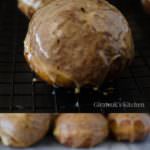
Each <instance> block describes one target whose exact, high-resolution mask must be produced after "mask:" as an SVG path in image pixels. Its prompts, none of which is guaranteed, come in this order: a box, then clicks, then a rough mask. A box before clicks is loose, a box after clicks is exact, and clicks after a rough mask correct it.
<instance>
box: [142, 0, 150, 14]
mask: <svg viewBox="0 0 150 150" xmlns="http://www.w3.org/2000/svg"><path fill="white" fill-rule="evenodd" d="M141 1H142V4H143V6H144V9H145V11H146V12H147V13H149V14H150V0H141Z"/></svg>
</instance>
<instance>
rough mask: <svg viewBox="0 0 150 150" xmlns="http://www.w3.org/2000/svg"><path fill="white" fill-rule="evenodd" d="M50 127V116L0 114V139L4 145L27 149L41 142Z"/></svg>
mask: <svg viewBox="0 0 150 150" xmlns="http://www.w3.org/2000/svg"><path fill="white" fill-rule="evenodd" d="M49 125H50V114H0V138H1V141H2V143H3V144H4V145H6V146H12V147H18V148H19V147H20V148H21V147H28V146H31V145H33V144H35V143H36V142H38V141H39V140H41V139H42V138H43V137H44V136H45V134H46V133H47V131H48V129H49Z"/></svg>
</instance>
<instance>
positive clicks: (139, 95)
mask: <svg viewBox="0 0 150 150" xmlns="http://www.w3.org/2000/svg"><path fill="white" fill-rule="evenodd" d="M120 7H121V8H122V6H120ZM126 9H128V10H126ZM126 9H125V8H123V9H122V10H124V11H125V12H124V13H125V14H126V15H127V17H128V20H130V24H131V27H132V30H133V33H134V39H135V43H136V50H137V52H136V58H135V60H134V62H133V65H132V66H131V67H129V68H128V69H127V70H126V71H125V72H124V73H123V74H122V76H121V78H120V79H118V80H117V81H115V82H112V81H108V82H107V83H105V84H104V85H103V87H102V88H101V89H100V90H98V91H93V90H92V89H91V88H89V87H86V88H83V89H81V93H80V94H74V89H64V88H58V87H55V88H54V87H50V86H48V85H47V84H46V83H44V82H42V81H37V82H34V80H35V75H34V74H33V73H31V71H30V69H29V68H28V65H27V64H26V62H25V60H24V58H23V43H22V41H23V40H24V36H25V34H26V30H27V26H28V20H26V19H25V18H24V16H23V15H21V13H20V12H19V11H18V10H17V9H16V3H14V1H7V0H5V1H4V0H3V1H1V2H0V11H1V13H0V15H1V16H0V17H1V22H0V33H1V34H0V111H1V112H105V111H107V112H108V111H115V112H116V111H149V108H150V106H149V98H150V45H149V43H150V39H149V38H148V36H149V33H150V29H149V25H150V18H149V17H148V16H146V15H145V14H142V13H141V11H139V10H140V8H139V6H134V11H133V10H131V9H129V8H128V7H127V8H126ZM130 11H131V12H130ZM127 12H128V13H129V12H130V15H128V13H127ZM108 93H109V94H108ZM106 100H107V101H117V102H118V101H130V102H131V101H132V102H134V101H136V102H143V101H144V102H145V104H146V106H147V107H146V108H145V109H144V110H143V109H141V110H140V109H138V110H137V109H136V110H134V109H126V110H122V109H121V110H120V109H116V110H114V109H109V110H108V109H100V108H96V107H93V104H94V102H106Z"/></svg>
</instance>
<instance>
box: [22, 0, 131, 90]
mask: <svg viewBox="0 0 150 150" xmlns="http://www.w3.org/2000/svg"><path fill="white" fill-rule="evenodd" d="M41 16H42V17H41ZM24 55H25V58H26V60H27V62H28V63H29V65H30V67H31V69H32V70H33V71H34V72H35V73H36V74H37V75H38V76H39V77H40V78H41V79H43V80H45V81H46V82H48V83H49V84H50V85H57V86H63V87H66V86H68V87H70V86H75V87H82V86H86V85H90V86H99V85H101V84H102V83H103V81H104V80H105V79H106V78H109V79H114V78H116V77H117V76H118V75H119V73H120V72H122V71H123V70H124V68H125V67H126V66H127V65H128V64H130V63H131V61H132V59H133V57H134V45H133V40H132V34H131V30H130V27H129V26H128V23H127V21H126V19H125V18H124V16H123V15H122V14H121V13H120V11H119V10H118V9H117V8H115V7H114V6H112V5H111V4H109V3H108V2H107V1H105V0H92V1H91V0H82V1H81V0H75V1H73V0H55V1H53V2H51V3H50V4H48V5H46V6H45V7H43V8H41V9H40V10H39V11H37V12H36V13H35V15H34V17H33V18H32V19H31V22H30V25H29V29H28V33H27V36H26V39H25V51H24Z"/></svg>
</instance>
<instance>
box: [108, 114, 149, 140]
mask: <svg viewBox="0 0 150 150" xmlns="http://www.w3.org/2000/svg"><path fill="white" fill-rule="evenodd" d="M108 118H109V125H110V130H111V132H112V134H113V136H114V137H115V138H116V139H117V140H118V141H121V140H126V141H130V142H134V141H139V140H143V139H144V138H145V137H146V136H147V135H148V134H149V132H150V116H149V115H148V114H140V113H133V114H132V113H125V114H122V113H118V114H109V117H108Z"/></svg>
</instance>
